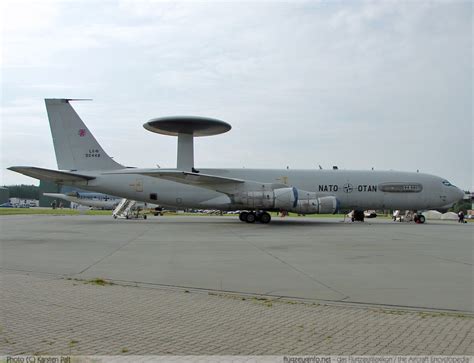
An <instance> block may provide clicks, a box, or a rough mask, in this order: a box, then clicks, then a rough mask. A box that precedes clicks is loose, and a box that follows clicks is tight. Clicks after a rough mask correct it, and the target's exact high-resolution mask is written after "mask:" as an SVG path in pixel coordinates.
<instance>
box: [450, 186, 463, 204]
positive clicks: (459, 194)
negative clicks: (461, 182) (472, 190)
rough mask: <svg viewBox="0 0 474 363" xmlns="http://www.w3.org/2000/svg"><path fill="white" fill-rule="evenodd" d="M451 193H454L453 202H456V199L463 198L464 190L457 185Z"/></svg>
mask: <svg viewBox="0 0 474 363" xmlns="http://www.w3.org/2000/svg"><path fill="white" fill-rule="evenodd" d="M453 194H454V198H453V199H454V201H455V202H457V201H459V200H461V199H463V198H464V192H463V191H462V190H461V189H459V188H458V187H456V190H455V191H454V193H453Z"/></svg>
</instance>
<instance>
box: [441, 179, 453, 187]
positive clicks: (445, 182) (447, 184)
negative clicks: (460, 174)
mask: <svg viewBox="0 0 474 363" xmlns="http://www.w3.org/2000/svg"><path fill="white" fill-rule="evenodd" d="M442 183H443V184H444V185H446V186H447V187H452V186H453V185H452V184H451V183H450V182H448V181H447V180H443V181H442Z"/></svg>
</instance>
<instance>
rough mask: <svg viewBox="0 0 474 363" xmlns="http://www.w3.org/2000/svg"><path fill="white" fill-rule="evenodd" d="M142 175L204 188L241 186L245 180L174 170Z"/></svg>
mask: <svg viewBox="0 0 474 363" xmlns="http://www.w3.org/2000/svg"><path fill="white" fill-rule="evenodd" d="M140 174H142V175H147V176H152V177H154V178H160V179H166V180H171V181H174V182H177V183H182V184H190V185H195V186H203V187H206V186H208V185H222V184H227V185H229V184H242V183H245V180H242V179H234V178H226V177H223V176H217V175H209V174H201V173H190V172H187V171H174V170H169V171H167V170H158V171H150V172H143V173H140Z"/></svg>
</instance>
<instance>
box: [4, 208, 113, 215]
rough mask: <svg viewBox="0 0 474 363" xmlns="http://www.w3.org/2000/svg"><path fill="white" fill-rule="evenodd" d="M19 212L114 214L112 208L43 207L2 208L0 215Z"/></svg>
mask: <svg viewBox="0 0 474 363" xmlns="http://www.w3.org/2000/svg"><path fill="white" fill-rule="evenodd" d="M18 214H40V215H55V216H69V215H71V216H75V215H81V214H85V215H94V216H95V215H112V211H110V210H86V211H78V210H76V209H68V208H65V209H52V208H48V209H42V208H0V216H9V215H18Z"/></svg>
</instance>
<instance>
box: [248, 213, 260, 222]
mask: <svg viewBox="0 0 474 363" xmlns="http://www.w3.org/2000/svg"><path fill="white" fill-rule="evenodd" d="M256 220H257V216H256V215H255V213H253V212H250V213H247V219H246V222H247V223H255V221H256Z"/></svg>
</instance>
